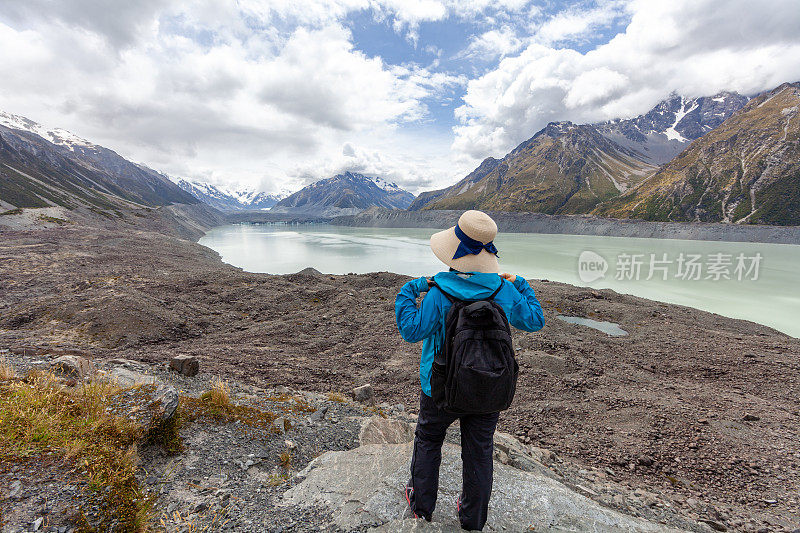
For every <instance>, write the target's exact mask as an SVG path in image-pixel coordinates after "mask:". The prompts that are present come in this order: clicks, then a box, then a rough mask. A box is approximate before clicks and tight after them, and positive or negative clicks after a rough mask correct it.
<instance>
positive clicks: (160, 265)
mask: <svg viewBox="0 0 800 533" xmlns="http://www.w3.org/2000/svg"><path fill="white" fill-rule="evenodd" d="M408 279H409V278H407V277H405V276H400V275H396V274H390V273H376V274H369V275H352V276H327V275H320V274H318V273H314V272H304V273H298V274H291V275H286V276H270V275H264V274H251V273H246V272H242V271H241V270H239V269H236V268H234V267H231V266H228V265H225V264H223V263H221V262H220V261H219V258H218V256H217V255H216V254H215V253H214V252H212V251H210V250H208V249H206V248H203V247H201V246H199V245H197V244H192V243H189V242H187V241H182V240H178V239H174V238H170V237H166V236H162V235H158V234H153V233H146V232H140V233H132V232H129V233H121V232H113V231H106V230H97V229H90V228H85V227H76V226H70V227H62V228H53V229H46V230H40V231H36V232H5V233H2V234H0V348H4V347H8V348H12V349H21V348H22V347H24V346H30V347H38V348H46V349H52V348H58V347H60V348H77V349H80V350H85V351H86V352H87V353H88V355H89V356H90V357H94V358H102V359H110V358H113V357H125V358H128V359H135V360H140V361H145V362H148V363H163V362H165V361H167V360H168V359H169V357H171V356H173V355H175V354H178V353H186V354H193V355H197V356H198V357H200V359H201V365H202V371H203V372H204V373H209V374H219V375H222V376H225V377H228V378H229V379H236V380H240V381H243V382H247V383H251V384H253V385H257V386H261V387H274V386H277V385H287V386H290V387H294V388H297V389H303V390H315V391H323V392H327V391H331V390H342V391H343V390H348V389H350V388H352V387H354V386H357V385H360V384H363V383H371V384H372V385H373V386H374V387H375V389H376V392H377V396H378V401H386V402H389V403H391V404H394V403H398V402H403V403H405V404H406V405H407V406H408V407H409V409H411V410H414V409H415V405H416V403H417V399H418V394H419V385H418V378H417V365H418V361H419V350H420V346H418V345H416V346H415V345H409V344H407V343H404V342H403V341H402V340H401V339H400V337H399V335H398V333H397V330H396V326H395V323H394V296H395V294H396V293H397V291H398V290H399V288H400V287H401V286H402V284H403V283H404V282H405V281H407V280H408ZM531 286H532V287H533V288H534V290H535V291H536V294H537V296H538V297H539V300H540V301H541V302H542V305H543V307H544V310H545V319H546V322H547V325H546V326H545V328H544V329H543V330H542V331H541V332H538V333H534V334H528V333H522V332H515V343H516V344H517V347H518V356H519V360H520V366H521V370H522V374H521V378H520V383H519V389H518V394H517V398H516V400H515V403H514V406H513V407H512V409H510V410H509V411H508V412H506V413H504V414H503V415H502V416H501V428H502V429H503V430H505V431H508V432H509V433H512V434H515V435H518V436H519V438H520V439H521V440H523V441H524V442H530V443H533V444H536V445H540V446H542V447H545V448H549V449H552V450H554V451H556V452H557V453H559V454H562V455H566V456H568V457H571V458H573V459H575V460H576V461H579V462H582V463H584V464H586V465H591V466H596V467H601V468H608V469H609V470H608V471H609V472H610V474H609V475H611V476H613V478H614V479H616V480H619V481H621V482H623V483H627V484H630V485H631V486H634V487H637V486H640V487H643V488H647V489H648V490H651V491H654V492H657V493H669V494H672V495H674V496H675V497H676V499H677V501H683V502H685V505H686V506H688V507H691V506H693V505H695V504H696V502H697V501H701V502H708V503H710V504H712V505H713V506H714V508H715V509H717V511H718V512H719V514H720V516H721V517H723V518H725V520H726V522H727V523H728V524H730V525H731V526H733V527H742V528H743V527H744V523H745V522H744V520H745V518H744V517H745V516H749V515H753V516H758V517H759V518H760V520H762V521H763V522H762V523H763V524H771V525H765V526H764V527H766V529H765V531H770V530H776V531H779V530H781V529H780V528H783V530H788V531H791V530H792V529H794V528H798V527H800V514H799V511H798V506H800V502H799V501H798V499H799V498H798V493H799V492H800V444H798V443H800V435H799V434H798V433H800V431H798V427H800V341H799V340H798V339H794V338H791V337H788V336H786V335H784V334H782V333H779V332H776V331H775V330H772V329H770V328H767V327H765V326H761V325H757V324H754V323H750V322H746V321H741V320H733V319H728V318H724V317H721V316H718V315H714V314H711V313H706V312H702V311H698V310H695V309H690V308H685V307H680V306H675V305H668V304H662V303H658V302H653V301H649V300H645V299H641V298H636V297H632V296H627V295H620V294H617V293H615V292H613V291H610V290H602V291H591V290H587V289H582V288H578V287H573V286H570V285H565V284H560V283H552V282H544V281H536V280H534V281H531ZM559 313H564V314H570V315H579V316H587V317H590V318H594V319H597V320H607V321H611V322H616V323H618V324H619V325H620V326H621V327H622V328H623V329H625V330H626V331H628V332H629V333H630V335H628V336H626V337H609V336H607V335H605V334H604V333H601V332H599V331H595V330H592V329H589V328H586V327H583V326H578V325H572V324H567V323H565V322H562V321H560V320H557V319H556V318H555V317H556V315H557V314H559ZM737 524H739V525H738V526H737Z"/></svg>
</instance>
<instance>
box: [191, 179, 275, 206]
mask: <svg viewBox="0 0 800 533" xmlns="http://www.w3.org/2000/svg"><path fill="white" fill-rule="evenodd" d="M177 183H178V187H180V188H181V189H183V190H184V191H186V192H188V193H189V194H191V195H192V196H194V197H195V198H197V199H198V200H200V201H202V202H204V203H206V204H208V205H210V206H211V207H213V208H215V209H219V210H220V211H246V210H265V209H269V208H270V207H272V206H274V205H275V204H277V203H278V202H279V201H280V200H281V199H283V198H285V197H286V196H287V195H286V194H267V193H265V192H256V191H255V190H253V189H246V190H235V189H233V190H231V189H226V188H224V187H218V186H215V185H211V184H208V183H203V182H200V181H189V180H184V179H181V180H178V182H177Z"/></svg>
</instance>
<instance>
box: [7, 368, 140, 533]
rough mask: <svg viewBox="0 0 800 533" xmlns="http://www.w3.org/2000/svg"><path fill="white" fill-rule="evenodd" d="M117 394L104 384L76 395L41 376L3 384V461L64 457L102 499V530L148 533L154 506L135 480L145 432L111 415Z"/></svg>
mask: <svg viewBox="0 0 800 533" xmlns="http://www.w3.org/2000/svg"><path fill="white" fill-rule="evenodd" d="M118 390H119V389H118V388H117V387H116V386H114V385H112V384H107V383H99V382H98V383H92V384H88V385H84V386H82V387H80V388H78V389H74V390H71V389H67V388H64V387H62V386H61V385H60V384H59V382H58V381H57V379H56V378H55V377H54V376H53V375H52V374H50V373H46V372H40V371H33V372H31V373H29V374H28V376H27V377H26V378H25V379H22V380H13V381H4V382H0V462H2V461H19V460H24V459H26V458H29V457H34V456H37V455H39V454H43V453H47V452H55V453H58V454H61V455H63V457H65V458H66V459H67V460H68V461H70V462H72V463H73V464H75V466H76V467H77V469H76V470H77V472H78V473H79V474H80V475H83V476H84V477H85V478H86V480H87V481H88V485H89V488H90V489H91V490H96V491H98V494H100V495H102V506H101V509H100V513H101V514H100V517H99V519H100V524H99V525H98V527H99V529H100V530H102V531H105V530H109V528H111V527H112V524H117V529H116V530H119V531H129V532H140V531H146V529H147V525H148V520H149V514H150V509H151V506H152V502H151V500H150V499H149V498H147V497H146V496H145V494H144V493H143V491H142V490H141V489H140V487H139V485H138V482H137V480H136V477H135V472H136V465H137V462H138V457H137V454H136V447H135V444H136V440H137V438H138V437H139V436H140V431H141V430H140V429H139V428H137V427H136V426H135V425H134V424H133V423H132V422H130V421H129V420H127V419H124V418H121V417H117V416H114V415H111V414H109V413H108V412H107V410H106V408H107V407H108V402H109V397H110V396H111V395H112V394H114V393H116V392H117V391H118ZM79 515H80V516H83V515H82V513H81V512H80V511H79ZM83 529H85V530H87V531H88V530H91V527H90V526H89V525H88V523H86V524H84V526H83Z"/></svg>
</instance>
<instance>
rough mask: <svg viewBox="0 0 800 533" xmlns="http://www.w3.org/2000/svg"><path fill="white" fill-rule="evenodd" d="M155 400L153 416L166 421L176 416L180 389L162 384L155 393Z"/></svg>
mask: <svg viewBox="0 0 800 533" xmlns="http://www.w3.org/2000/svg"><path fill="white" fill-rule="evenodd" d="M153 401H154V402H155V403H156V410H155V412H154V414H153V417H154V418H158V419H159V420H160V421H162V422H166V421H167V420H169V419H171V418H172V417H173V416H175V411H176V410H177V409H178V391H176V390H175V387H173V386H172V385H161V386H160V387H158V388H157V389H156V391H155V393H154V394H153Z"/></svg>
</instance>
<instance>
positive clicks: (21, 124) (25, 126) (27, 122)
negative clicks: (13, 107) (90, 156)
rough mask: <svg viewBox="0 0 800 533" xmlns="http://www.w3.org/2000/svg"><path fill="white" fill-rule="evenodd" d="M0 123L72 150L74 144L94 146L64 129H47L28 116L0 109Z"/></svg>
mask: <svg viewBox="0 0 800 533" xmlns="http://www.w3.org/2000/svg"><path fill="white" fill-rule="evenodd" d="M0 125H2V126H5V127H6V128H9V129H12V130H20V131H27V132H30V133H34V134H36V135H38V136H39V137H42V138H43V139H46V140H48V141H50V142H51V143H53V144H55V145H58V146H65V147H67V148H68V149H69V150H70V151H74V150H75V147H76V146H77V147H81V148H89V147H95V145H94V144H93V143H91V142H89V141H87V140H86V139H83V138H81V137H78V136H77V135H75V134H74V133H72V132H69V131H67V130H65V129H61V128H53V129H48V128H46V127H44V126H42V125H41V124H39V123H38V122H34V121H32V120H31V119H29V118H25V117H23V116H20V115H12V114H11V113H5V112H3V111H0Z"/></svg>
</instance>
